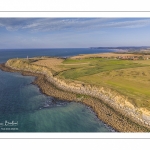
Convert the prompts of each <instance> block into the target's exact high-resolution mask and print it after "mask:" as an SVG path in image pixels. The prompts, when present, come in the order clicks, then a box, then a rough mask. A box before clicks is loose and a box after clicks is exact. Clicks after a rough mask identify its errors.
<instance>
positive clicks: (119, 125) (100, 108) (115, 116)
mask: <svg viewBox="0 0 150 150" xmlns="http://www.w3.org/2000/svg"><path fill="white" fill-rule="evenodd" d="M0 69H1V70H3V71H7V72H19V73H21V74H22V75H26V76H35V77H36V78H35V80H34V82H33V84H36V85H37V86H38V87H39V88H40V90H41V92H42V93H44V94H47V95H49V96H53V97H55V98H58V99H62V100H68V101H75V102H80V103H83V104H86V105H87V106H90V107H91V108H92V109H93V111H94V112H95V113H96V114H97V117H98V118H99V119H100V120H102V121H103V122H104V123H106V124H108V125H109V126H111V127H112V128H114V129H115V130H116V131H119V132H149V131H150V129H149V128H147V127H144V126H142V124H140V123H137V122H134V121H132V119H129V117H128V116H125V115H122V114H121V113H120V112H119V110H117V109H114V108H112V107H111V106H110V105H108V104H107V103H105V102H104V101H102V100H100V99H98V98H96V97H91V96H85V97H80V98H77V94H76V92H72V91H70V92H68V91H67V90H65V89H63V90H62V89H61V88H59V87H56V85H54V84H53V83H52V82H50V81H48V80H47V77H46V76H45V75H44V74H40V73H34V72H31V71H21V70H16V69H12V68H10V67H8V66H5V64H0Z"/></svg>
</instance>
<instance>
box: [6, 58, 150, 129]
mask: <svg viewBox="0 0 150 150" xmlns="http://www.w3.org/2000/svg"><path fill="white" fill-rule="evenodd" d="M5 66H7V67H10V68H12V69H15V70H21V71H29V72H33V73H38V74H42V75H44V76H45V78H46V80H47V81H48V82H50V83H52V84H53V85H55V86H56V87H57V88H59V89H61V90H64V91H68V92H73V93H78V94H84V95H89V96H91V97H94V98H98V99H100V100H102V101H103V102H104V103H106V104H107V105H108V106H110V107H112V108H113V109H114V110H117V111H118V112H120V113H121V114H122V115H124V116H126V117H129V118H131V120H133V121H135V122H136V123H138V124H140V125H142V126H145V127H147V128H149V129H150V112H149V111H148V110H146V109H145V108H136V107H135V106H134V105H133V104H132V103H130V102H129V100H128V99H129V98H128V97H126V96H124V95H121V94H120V93H118V92H116V91H114V90H112V89H109V88H106V87H97V86H94V85H93V86H92V85H89V84H86V83H78V82H76V81H73V82H71V81H68V80H62V79H59V78H57V77H56V76H55V77H54V76H53V74H52V73H51V70H50V69H49V68H47V67H43V66H38V65H34V64H30V63H28V61H26V60H23V59H11V60H8V61H7V62H6V64H5Z"/></svg>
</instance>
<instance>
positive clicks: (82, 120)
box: [0, 48, 114, 132]
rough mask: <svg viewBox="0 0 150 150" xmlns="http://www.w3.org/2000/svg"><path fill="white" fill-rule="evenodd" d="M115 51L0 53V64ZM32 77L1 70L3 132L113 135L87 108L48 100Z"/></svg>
mask: <svg viewBox="0 0 150 150" xmlns="http://www.w3.org/2000/svg"><path fill="white" fill-rule="evenodd" d="M111 51H113V50H109V49H107V50H102V49H90V48H61V49H1V50H0V63H4V62H6V61H7V60H8V59H10V58H25V57H27V56H28V57H35V56H57V57H69V56H74V55H78V54H88V53H103V52H111ZM33 81H34V77H32V76H22V75H21V74H19V73H10V72H4V71H1V70H0V132H114V130H113V129H112V128H111V127H109V126H107V125H106V124H104V123H103V122H102V121H101V120H99V119H98V118H97V117H96V114H95V113H94V112H93V111H92V110H91V109H90V108H89V107H88V106H85V105H83V104H80V103H76V102H67V101H65V100H58V99H55V98H53V97H50V96H46V95H44V94H43V93H41V92H40V90H39V88H38V87H37V86H36V85H33V84H31V83H32V82H33Z"/></svg>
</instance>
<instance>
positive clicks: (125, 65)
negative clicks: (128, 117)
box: [11, 53, 150, 110]
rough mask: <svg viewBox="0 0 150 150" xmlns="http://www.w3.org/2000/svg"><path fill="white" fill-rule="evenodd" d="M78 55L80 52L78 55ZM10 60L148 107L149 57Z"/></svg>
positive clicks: (117, 56) (149, 92)
mask: <svg viewBox="0 0 150 150" xmlns="http://www.w3.org/2000/svg"><path fill="white" fill-rule="evenodd" d="M80 56H81V55H80ZM80 56H77V57H71V58H67V59H60V58H48V57H45V58H44V57H42V58H30V59H12V60H11V63H15V65H16V66H17V65H22V64H24V65H29V64H30V65H36V66H44V67H46V68H49V69H50V70H51V71H52V73H53V75H54V76H57V77H58V78H61V79H64V80H73V81H78V82H84V83H88V84H91V85H96V86H104V87H107V88H111V89H113V90H115V91H117V92H119V93H121V94H123V95H125V96H127V97H129V98H130V102H131V103H132V104H133V105H134V106H136V107H141V108H146V109H148V110H150V59H149V56H145V55H144V56H143V55H134V54H131V55H129V54H128V55H127V54H117V55H116V54H115V55H114V54H111V53H109V54H107V56H106V54H100V55H96V54H92V55H88V56H87V55H82V57H80Z"/></svg>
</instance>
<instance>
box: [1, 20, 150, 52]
mask: <svg viewBox="0 0 150 150" xmlns="http://www.w3.org/2000/svg"><path fill="white" fill-rule="evenodd" d="M149 36H150V18H0V49H3V48H6V49H7V48H8V49H9V48H81V47H83V48H86V47H97V46H150V37H149Z"/></svg>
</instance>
